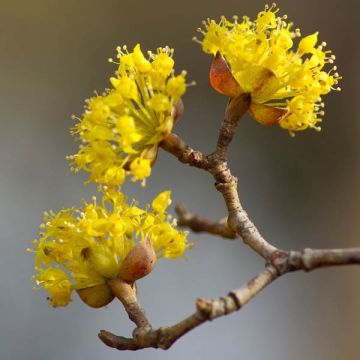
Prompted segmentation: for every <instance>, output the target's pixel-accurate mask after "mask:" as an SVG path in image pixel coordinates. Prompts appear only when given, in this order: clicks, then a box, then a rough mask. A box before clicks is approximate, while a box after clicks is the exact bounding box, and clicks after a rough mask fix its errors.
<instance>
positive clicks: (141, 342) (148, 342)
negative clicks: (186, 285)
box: [99, 94, 360, 350]
mask: <svg viewBox="0 0 360 360" xmlns="http://www.w3.org/2000/svg"><path fill="white" fill-rule="evenodd" d="M249 101H250V99H249V97H248V96H247V95H244V94H243V95H240V96H238V97H236V98H232V99H231V100H230V101H229V104H228V106H227V108H226V113H225V119H224V121H223V123H222V125H221V128H220V133H219V137H218V142H217V146H216V149H215V151H214V152H213V153H212V154H209V155H204V154H203V153H202V152H200V151H198V150H194V149H192V148H191V147H190V146H188V145H186V144H185V143H184V142H183V141H182V140H181V139H180V138H179V137H178V136H176V135H175V134H170V135H169V136H168V137H167V138H166V139H165V140H163V142H162V143H161V144H160V145H161V147H162V148H163V149H164V150H166V151H167V152H169V153H171V154H173V155H174V156H176V157H177V158H178V159H179V161H181V162H182V163H184V164H188V165H190V166H195V167H197V168H199V169H203V170H205V171H207V172H209V173H211V174H212V176H213V178H214V179H215V187H216V189H217V190H218V191H219V192H221V194H222V195H223V198H224V201H225V204H226V206H227V209H228V220H227V226H226V225H225V224H224V223H222V222H212V221H209V220H208V219H205V218H203V217H201V216H198V215H192V214H189V213H187V211H186V209H185V208H184V207H182V206H178V207H177V213H178V215H179V225H180V226H188V227H190V228H191V229H192V230H194V231H196V232H199V231H206V232H209V233H212V234H216V235H221V236H223V237H227V238H232V239H233V238H235V237H236V236H238V235H239V236H241V237H242V239H243V241H244V243H245V244H247V245H248V246H250V247H251V248H252V249H253V250H254V251H255V252H256V253H258V254H259V255H260V256H262V257H263V258H264V259H265V261H266V268H265V270H263V271H262V272H261V273H259V274H258V275H257V276H256V277H255V278H253V279H252V280H251V281H249V282H248V283H247V284H245V285H244V286H242V287H241V288H239V289H238V290H235V291H231V292H230V293H229V294H228V295H227V296H225V297H221V298H218V299H215V300H205V299H198V300H197V302H196V308H197V309H196V312H195V313H193V314H192V315H190V316H188V317H187V318H185V319H184V320H182V321H180V322H179V323H177V324H175V325H173V326H168V327H161V328H159V329H157V330H152V328H151V325H150V324H149V322H148V320H147V318H146V316H145V312H144V311H143V310H142V308H141V307H140V305H139V304H138V303H137V302H136V304H132V306H125V310H126V311H127V312H128V315H129V318H130V319H131V320H132V321H133V322H134V323H135V324H136V326H137V328H136V329H135V330H134V332H133V337H132V338H125V337H122V336H116V335H114V334H112V333H110V332H107V331H105V330H102V331H101V332H100V333H99V337H100V339H101V340H102V341H103V342H104V343H105V344H106V345H108V346H110V347H113V348H116V349H119V350H139V349H144V348H149V347H152V348H161V349H168V348H169V347H170V346H171V345H172V344H173V343H174V342H175V341H176V340H177V339H179V338H180V337H181V336H183V335H185V334H186V333H188V332H189V331H191V330H192V329H194V328H196V327H198V326H199V325H201V324H203V323H204V322H206V321H209V320H213V319H216V318H218V317H221V316H224V315H227V314H230V313H232V312H234V311H237V310H239V309H241V308H242V307H243V306H244V305H245V304H246V303H248V302H249V301H250V300H251V299H253V298H254V297H255V296H256V295H257V294H258V293H259V292H260V291H261V290H262V289H263V288H265V287H266V286H267V285H268V284H270V283H271V282H272V281H274V280H275V279H276V278H277V277H279V276H280V275H283V274H286V273H288V272H291V271H297V270H304V271H310V270H313V269H317V268H320V267H325V266H335V265H349V264H360V248H352V249H329V250H319V249H304V250H303V251H284V250H281V249H278V248H276V247H275V246H273V245H272V244H270V243H269V242H267V241H266V240H265V239H264V238H263V237H262V235H261V234H260V232H259V231H258V229H257V228H256V226H255V225H254V224H253V223H252V222H251V220H250V219H249V217H248V215H247V213H246V211H245V210H244V209H243V207H242V205H241V203H240V199H239V195H238V192H237V178H236V177H234V176H233V175H232V174H231V171H230V169H229V167H228V164H227V150H228V146H229V145H230V143H231V140H232V138H233V136H234V135H235V132H236V128H237V125H238V123H239V120H240V118H241V117H242V115H243V114H244V113H245V112H246V111H247V109H248V106H249Z"/></svg>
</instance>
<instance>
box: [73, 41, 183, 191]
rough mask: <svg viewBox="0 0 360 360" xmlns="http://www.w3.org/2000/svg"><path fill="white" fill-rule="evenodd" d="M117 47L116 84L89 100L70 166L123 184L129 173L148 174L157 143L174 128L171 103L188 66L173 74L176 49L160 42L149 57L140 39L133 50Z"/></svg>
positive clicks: (180, 90) (142, 176)
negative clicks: (184, 69)
mask: <svg viewBox="0 0 360 360" xmlns="http://www.w3.org/2000/svg"><path fill="white" fill-rule="evenodd" d="M117 50H118V56H117V57H118V59H119V63H118V65H119V66H118V69H117V71H116V72H115V76H114V77H111V78H110V83H111V85H112V88H111V89H107V90H106V91H105V92H104V93H103V94H102V95H97V96H95V97H93V98H91V99H89V100H88V101H87V103H86V106H85V112H84V114H83V116H82V118H81V119H79V123H78V124H77V125H76V126H75V127H74V129H73V134H74V135H76V136H77V137H78V138H79V140H80V141H81V145H80V147H79V151H78V153H77V154H75V155H72V156H69V157H68V159H69V160H71V164H72V171H74V172H77V171H79V170H80V169H82V170H85V171H87V172H89V173H90V181H94V182H96V183H99V184H105V185H110V186H116V185H121V184H122V183H123V182H124V180H125V177H126V174H131V175H133V180H143V179H145V178H146V177H148V176H150V173H151V165H152V164H153V163H154V161H155V159H156V155H157V149H158V144H159V142H161V141H162V140H163V139H164V138H165V137H166V136H167V135H168V134H169V133H170V132H171V130H172V127H173V124H174V118H173V114H174V111H173V108H174V107H175V106H176V104H177V103H178V102H179V101H181V97H182V96H183V95H184V93H185V90H186V84H185V76H186V72H185V71H183V72H182V73H181V74H180V75H177V76H175V74H174V60H173V50H172V49H170V48H168V47H165V48H158V49H157V51H156V53H155V54H154V53H152V52H148V57H145V56H144V54H143V52H142V51H141V48H140V45H139V44H138V45H136V46H135V47H134V49H133V51H132V52H128V51H127V48H126V47H123V48H118V49H117ZM110 61H111V62H113V63H115V62H114V61H113V60H111V59H110Z"/></svg>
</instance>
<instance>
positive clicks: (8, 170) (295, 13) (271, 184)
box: [0, 0, 360, 360]
mask: <svg viewBox="0 0 360 360" xmlns="http://www.w3.org/2000/svg"><path fill="white" fill-rule="evenodd" d="M278 3H279V5H280V6H281V9H282V12H283V13H287V14H288V15H289V18H290V19H291V20H293V21H294V22H295V25H296V26H297V27H300V28H301V30H302V33H303V34H304V35H306V34H309V33H312V32H315V31H318V30H319V31H320V39H321V40H326V41H327V42H328V44H329V48H331V49H333V50H334V52H335V54H336V55H337V59H338V60H337V65H338V67H339V71H340V72H341V73H342V75H343V76H344V80H343V81H342V84H341V86H342V88H343V91H342V92H341V93H335V94H331V95H329V96H327V97H326V98H325V102H326V111H327V114H326V116H325V120H324V124H323V131H322V133H321V134H318V133H315V132H312V131H307V132H304V133H299V134H298V136H297V137H296V138H295V139H291V138H290V137H289V136H288V135H287V133H286V132H285V131H281V130H280V129H279V128H271V129H265V128H263V127H261V126H259V125H258V124H256V123H255V122H254V121H252V120H251V119H250V118H246V119H244V120H243V122H242V123H241V125H240V128H239V132H238V134H237V136H236V139H235V141H234V143H233V144H232V147H231V159H230V161H231V165H232V166H233V169H234V173H235V174H236V175H237V176H238V177H239V188H240V194H241V198H242V201H243V203H244V206H245V207H246V208H247V210H248V212H249V214H250V216H251V217H252V218H253V220H254V221H255V222H256V223H257V224H258V226H259V228H260V230H261V231H262V232H263V234H264V235H265V236H266V237H267V238H268V239H270V240H271V241H272V242H273V243H274V244H276V245H277V246H280V247H283V248H297V249H300V248H303V247H309V246H311V247H341V246H358V245H359V230H358V226H359V224H358V223H359V210H360V196H359V194H360V192H359V180H360V171H359V170H360V166H359V163H360V162H359V157H360V156H359V155H360V151H359V150H360V146H359V141H358V140H359V130H360V125H359V124H360V123H359V100H358V96H359V90H358V86H359V85H358V84H359V80H360V79H359V65H358V63H359V41H358V34H359V22H358V11H359V9H358V3H357V2H355V1H350V0H348V1H336V0H317V1H316V0H312V1H310V0H306V1H285V0H283V1H279V2H278ZM0 5H1V7H0V49H1V57H0V71H1V88H0V92H1V94H0V109H1V118H0V121H1V131H0V166H1V174H0V198H1V203H0V204H1V205H0V219H1V220H0V221H1V233H0V241H1V243H0V249H1V252H0V269H1V276H0V284H1V293H0V319H1V320H0V358H1V359H29V360H32V359H34V360H42V359H44V360H48V359H53V360H57V359H59V360H60V359H61V360H63V359H72V360H75V359H89V360H92V359H94V360H95V359H96V360H97V359H104V360H105V359H119V358H121V359H165V358H166V359H186V358H188V359H202V358H204V359H205V358H206V359H218V358H220V357H223V358H228V359H240V358H241V359H264V358H266V359H269V360H272V359H284V360H289V359H291V360H300V359H326V360H337V359H346V360H356V359H358V358H359V353H360V342H359V338H360V312H359V302H360V283H359V275H360V268H356V267H351V268H336V269H335V268H334V269H327V270H319V271H316V272H313V273H310V274H305V273H296V274H290V275H288V276H286V277H284V278H283V279H280V280H278V281H277V282H276V283H274V284H273V285H272V286H271V287H269V288H268V289H266V290H265V291H264V292H263V293H262V294H261V295H260V296H259V297H258V298H257V299H255V300H254V301H253V302H252V303H251V304H249V305H248V306H247V307H246V308H244V309H243V310H242V311H241V312H239V313H237V314H235V315H232V316H229V317H227V318H223V319H220V320H218V321H216V322H214V323H211V324H207V325H205V326H203V327H201V328H199V329H197V330H196V331H194V332H193V333H191V334H190V335H188V336H186V337H185V338H183V339H181V340H180V341H179V342H178V343H176V345H175V346H174V347H173V348H172V349H171V350H169V351H168V352H162V351H155V350H145V351H142V352H138V353H122V354H120V353H117V352H115V351H114V350H111V349H108V348H106V347H105V346H103V345H102V344H101V343H100V342H99V341H98V340H97V338H96V333H97V331H98V329H100V328H106V329H109V330H112V331H114V332H116V333H121V334H124V335H129V334H130V332H131V324H130V323H129V321H128V319H127V317H126V315H125V314H124V312H123V310H122V308H121V306H120V305H119V304H115V303H114V304H112V305H111V306H109V307H108V308H107V309H103V310H97V311H94V310H92V309H90V308H87V307H85V306H84V305H83V304H81V303H80V301H79V300H78V299H75V301H74V302H73V303H72V304H71V305H70V306H69V307H68V308H65V309H56V310H54V309H52V308H50V307H49V306H48V305H47V304H46V301H45V294H44V292H36V293H34V292H32V291H31V287H32V283H31V281H30V277H31V274H32V271H33V270H32V266H33V259H32V256H31V255H28V254H26V253H25V250H24V249H25V248H26V247H28V246H30V244H31V240H32V239H33V238H35V237H36V236H37V233H38V224H39V223H40V222H41V214H42V212H43V211H44V210H46V209H54V210H59V209H60V208H61V207H63V206H64V207H67V206H71V205H73V204H79V203H80V202H81V198H83V197H89V196H90V194H91V193H93V192H94V191H95V187H93V186H89V187H87V188H84V187H83V186H82V181H83V180H84V179H85V178H86V177H85V176H80V175H78V176H75V175H73V174H71V173H70V172H69V170H68V166H67V164H66V161H65V159H64V157H65V155H66V154H71V153H74V152H75V151H76V145H75V144H74V143H73V140H72V138H71V137H70V135H69V127H70V126H71V125H72V121H71V120H70V115H71V114H73V113H75V114H80V113H81V111H82V106H83V100H84V99H85V98H86V97H89V96H90V95H91V94H92V91H93V90H95V89H97V90H99V91H101V90H102V89H103V88H104V87H105V86H107V84H108V80H107V78H108V76H109V75H110V74H111V73H112V71H113V66H112V65H110V64H108V63H107V61H106V59H107V58H108V57H110V56H114V53H115V51H114V49H115V47H116V46H117V45H122V44H128V45H129V46H133V45H134V44H136V43H137V42H140V43H141V44H142V46H143V49H154V48H156V47H157V46H161V45H166V44H168V45H170V46H172V47H174V48H175V49H176V52H175V58H176V62H177V69H178V70H181V69H187V70H188V72H189V79H191V80H192V79H194V80H196V81H197V83H198V85H197V86H196V87H192V88H190V89H188V94H187V95H186V97H185V99H184V100H185V104H186V112H185V115H184V117H183V119H182V121H181V123H179V124H178V126H177V129H176V131H177V132H178V133H180V134H181V135H182V136H183V137H184V139H185V140H186V141H187V142H188V143H190V144H192V145H193V146H194V147H198V148H200V149H202V150H204V151H205V152H208V151H211V150H212V149H213V146H214V142H215V139H216V133H217V128H218V126H219V121H220V120H221V118H222V113H223V109H224V106H225V103H226V99H225V98H223V97H221V96H220V95H217V94H215V93H214V92H213V91H212V90H211V89H210V88H209V87H208V80H207V72H208V66H209V62H210V57H209V56H207V55H205V54H203V53H202V52H201V50H200V48H199V46H198V45H197V44H195V43H192V42H191V38H192V36H193V35H194V34H195V29H196V28H197V27H198V26H199V25H200V23H201V20H202V19H204V18H206V17H212V18H213V17H215V18H218V17H219V16H220V15H222V14H224V15H227V16H231V15H233V14H238V15H240V16H241V15H244V14H246V15H249V16H251V17H254V16H255V15H256V13H257V12H258V11H259V10H261V9H262V8H263V5H264V3H263V2H262V1H253V2H251V1H239V0H234V1H231V0H222V1H205V0H201V1H189V0H184V1H176V2H171V1H170V0H168V1H164V0H161V1H160V0H152V1H146V2H145V1H143V2H141V1H131V2H130V1H120V0H104V1H94V0H87V1H85V0H76V1H75V0H74V1H70V0H63V1H59V0H58V1H55V0H47V1H40V0H34V1H26V0H22V1H21V0H18V1H11V2H10V1H4V0H2V1H0ZM168 188H170V189H173V199H174V202H176V201H183V202H185V203H186V204H187V206H188V207H189V209H191V210H192V211H194V212H199V213H202V214H204V215H206V216H209V217H211V218H214V219H216V218H220V217H223V216H224V214H225V209H224V206H223V203H222V201H221V198H220V195H219V194H218V193H217V192H216V191H215V190H214V188H213V184H212V180H211V179H210V178H209V177H208V176H207V175H206V174H203V173H201V172H199V171H197V170H196V169H191V168H187V167H184V166H182V165H180V164H178V163H177V162H176V161H175V160H174V159H172V158H171V157H170V156H168V155H167V154H163V153H162V154H160V158H159V161H158V163H157V164H156V167H155V169H154V172H153V176H152V177H151V179H150V181H149V182H148V186H147V188H146V189H145V190H144V189H141V188H140V187H139V186H138V185H137V184H130V185H129V186H126V191H127V192H128V193H129V194H130V196H136V197H137V198H139V199H141V200H142V201H143V202H146V201H150V200H151V199H152V197H153V196H155V195H156V194H157V193H158V192H159V191H161V190H164V189H168ZM190 239H191V241H193V242H195V243H196V248H195V249H194V250H192V251H189V252H188V254H187V255H188V258H189V261H185V260H183V259H180V260H177V261H161V262H159V265H158V267H157V269H156V270H155V271H154V273H153V274H152V275H151V276H149V277H148V278H147V279H145V280H143V281H142V282H141V283H140V284H139V288H140V295H139V296H140V301H141V302H142V304H143V305H144V307H145V308H146V310H147V312H148V315H149V317H150V318H151V320H152V321H153V323H154V326H160V325H165V324H170V323H173V322H175V321H178V320H180V319H181V318H183V317H184V316H186V315H187V314H189V313H191V312H192V311H193V309H194V300H195V299H196V297H198V296H203V297H206V296H210V297H211V296H213V297H215V296H220V295H222V294H226V292H227V291H228V290H230V289H232V288H236V287H238V286H240V285H241V284H243V283H244V282H245V281H247V280H248V279H249V278H251V277H252V276H253V275H254V274H256V273H257V272H258V271H259V269H261V268H262V262H261V261H260V259H258V258H257V257H256V256H255V255H254V254H252V253H251V252H250V251H249V249H247V248H246V247H245V246H243V245H242V243H241V242H240V241H234V242H230V241H225V240H220V239H217V238H214V237H211V236H208V235H201V236H195V235H194V236H191V237H190Z"/></svg>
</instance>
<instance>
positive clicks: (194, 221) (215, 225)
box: [175, 204, 238, 240]
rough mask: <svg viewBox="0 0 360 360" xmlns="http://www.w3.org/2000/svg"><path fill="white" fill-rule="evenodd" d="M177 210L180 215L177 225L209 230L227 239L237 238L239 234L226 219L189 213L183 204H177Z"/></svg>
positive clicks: (198, 230)
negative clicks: (214, 218)
mask: <svg viewBox="0 0 360 360" xmlns="http://www.w3.org/2000/svg"><path fill="white" fill-rule="evenodd" d="M175 212H176V214H177V216H178V220H177V225H178V226H181V227H188V228H190V229H191V230H192V231H194V232H207V233H210V234H213V235H219V236H222V237H223V238H226V239H231V240H233V239H236V238H237V237H238V236H237V234H235V233H234V232H233V231H232V230H231V229H230V228H229V226H228V225H227V223H226V221H222V220H221V221H218V222H216V221H211V220H209V219H206V218H204V217H202V216H199V215H193V214H191V213H189V212H188V211H187V210H186V208H185V206H184V205H183V204H177V205H176V206H175Z"/></svg>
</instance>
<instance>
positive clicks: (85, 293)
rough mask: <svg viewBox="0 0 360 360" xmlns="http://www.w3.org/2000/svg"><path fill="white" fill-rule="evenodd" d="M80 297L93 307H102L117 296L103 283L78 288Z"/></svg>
mask: <svg viewBox="0 0 360 360" xmlns="http://www.w3.org/2000/svg"><path fill="white" fill-rule="evenodd" d="M76 292H77V293H78V295H79V297H80V299H81V300H82V301H83V302H84V303H85V304H87V305H89V306H90V307H92V308H100V307H103V306H106V305H108V304H109V303H110V302H111V301H112V300H113V299H114V297H115V295H114V294H113V292H112V291H111V289H110V288H109V287H108V286H107V285H105V284H103V285H95V286H91V287H88V288H84V289H78V290H76Z"/></svg>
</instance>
